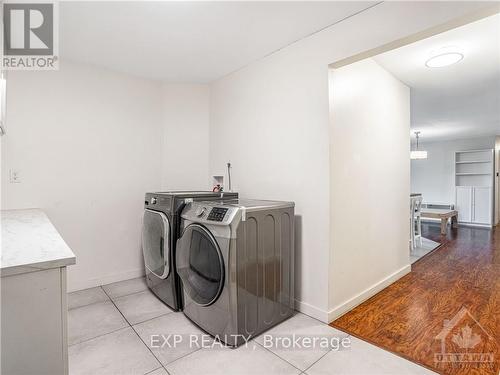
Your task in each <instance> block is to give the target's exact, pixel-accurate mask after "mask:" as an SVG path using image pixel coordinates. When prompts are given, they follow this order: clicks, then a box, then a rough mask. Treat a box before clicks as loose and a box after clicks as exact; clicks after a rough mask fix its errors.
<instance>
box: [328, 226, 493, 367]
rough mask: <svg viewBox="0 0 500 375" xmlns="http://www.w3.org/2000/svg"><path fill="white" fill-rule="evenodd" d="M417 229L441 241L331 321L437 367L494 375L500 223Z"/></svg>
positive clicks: (415, 360)
mask: <svg viewBox="0 0 500 375" xmlns="http://www.w3.org/2000/svg"><path fill="white" fill-rule="evenodd" d="M423 232H424V233H423V234H424V236H425V237H427V238H430V239H432V240H434V241H438V242H442V243H443V245H442V246H441V247H439V248H438V249H437V250H435V251H434V252H433V253H431V254H429V255H427V256H426V257H424V258H422V259H421V260H419V261H417V262H416V263H415V264H413V266H412V272H411V273H410V274H408V275H406V276H404V277H403V278H401V279H400V280H398V281H397V282H395V283H394V284H392V285H390V286H389V287H388V288H386V289H384V290H383V291H381V292H380V293H378V294H377V295H375V296H374V297H372V298H370V299H369V300H367V301H366V302H364V303H363V304H361V305H360V306H358V307H357V308H355V309H354V310H352V311H351V312H349V313H347V314H345V315H344V316H342V317H340V318H339V319H337V320H335V321H334V322H332V323H331V324H330V325H331V326H332V327H335V328H337V329H340V330H342V331H345V332H348V333H350V334H352V335H353V336H356V337H358V338H361V339H363V340H365V341H368V342H370V343H372V344H375V345H377V346H379V347H382V348H384V349H386V350H390V351H392V352H393V353H395V354H398V355H400V356H402V357H404V358H406V359H409V360H411V361H414V362H417V363H419V364H421V365H423V366H426V367H428V368H429V369H432V370H434V371H438V372H440V373H443V374H453V375H458V374H460V375H462V374H464V375H465V374H492V375H493V374H498V371H499V367H500V366H499V364H500V363H499V360H500V349H499V344H498V343H499V342H500V318H499V311H500V242H499V241H500V229H498V228H497V229H493V230H486V229H479V228H478V229H476V228H470V227H460V228H458V229H450V228H448V233H447V235H446V236H443V237H441V235H440V233H439V225H435V224H425V225H424V226H423ZM445 321H449V324H448V325H447V326H446V327H444V322H445Z"/></svg>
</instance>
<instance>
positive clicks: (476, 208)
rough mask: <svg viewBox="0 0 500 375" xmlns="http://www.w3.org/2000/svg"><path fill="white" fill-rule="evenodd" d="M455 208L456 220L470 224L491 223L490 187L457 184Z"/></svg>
mask: <svg viewBox="0 0 500 375" xmlns="http://www.w3.org/2000/svg"><path fill="white" fill-rule="evenodd" d="M456 193H457V198H456V209H457V211H458V221H459V222H460V223H470V224H482V225H491V224H492V221H491V219H492V206H493V199H492V197H493V196H492V188H491V187H483V186H457V188H456Z"/></svg>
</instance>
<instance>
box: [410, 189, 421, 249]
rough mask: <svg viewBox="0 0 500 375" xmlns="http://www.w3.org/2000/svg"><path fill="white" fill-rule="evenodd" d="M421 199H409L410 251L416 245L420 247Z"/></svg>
mask: <svg viewBox="0 0 500 375" xmlns="http://www.w3.org/2000/svg"><path fill="white" fill-rule="evenodd" d="M421 212H422V197H421V196H419V197H412V198H411V199H410V228H411V238H410V250H415V248H416V247H417V243H418V244H419V245H420V246H422V221H421Z"/></svg>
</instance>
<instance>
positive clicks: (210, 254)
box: [176, 224, 224, 306]
mask: <svg viewBox="0 0 500 375" xmlns="http://www.w3.org/2000/svg"><path fill="white" fill-rule="evenodd" d="M176 257H177V258H176V259H177V273H178V274H179V276H180V278H181V280H182V287H183V289H184V291H185V292H186V293H187V294H188V295H189V297H191V299H192V300H193V301H194V302H195V303H197V304H198V305H200V306H208V305H211V304H212V303H214V302H215V301H216V300H217V298H218V297H219V295H220V293H221V291H222V287H223V285H224V259H223V257H222V253H221V251H220V248H219V245H218V244H217V241H216V240H215V238H214V237H213V235H212V234H211V233H210V232H209V231H208V230H207V229H206V228H205V227H203V226H202V225H199V224H190V225H188V226H187V227H186V229H184V232H183V233H182V237H181V238H180V239H179V242H178V246H177V255H176Z"/></svg>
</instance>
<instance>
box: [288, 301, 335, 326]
mask: <svg viewBox="0 0 500 375" xmlns="http://www.w3.org/2000/svg"><path fill="white" fill-rule="evenodd" d="M295 310H297V311H300V312H301V313H302V314H305V315H308V316H310V317H311V318H314V319H317V320H319V321H321V322H323V323H328V311H325V310H321V309H319V308H317V307H316V306H313V305H310V304H308V303H306V302H302V301H299V300H295Z"/></svg>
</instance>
